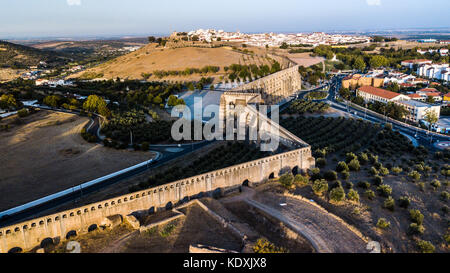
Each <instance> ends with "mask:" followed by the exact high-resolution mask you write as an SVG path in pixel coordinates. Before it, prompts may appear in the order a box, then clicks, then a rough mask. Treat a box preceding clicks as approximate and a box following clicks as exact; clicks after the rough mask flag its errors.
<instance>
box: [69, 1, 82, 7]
mask: <svg viewBox="0 0 450 273" xmlns="http://www.w3.org/2000/svg"><path fill="white" fill-rule="evenodd" d="M67 5H69V6H80V5H81V0H67Z"/></svg>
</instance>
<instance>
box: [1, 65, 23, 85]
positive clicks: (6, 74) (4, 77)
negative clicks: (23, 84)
mask: <svg viewBox="0 0 450 273" xmlns="http://www.w3.org/2000/svg"><path fill="white" fill-rule="evenodd" d="M23 72H24V71H23V70H17V69H11V68H0V82H3V81H10V80H13V79H15V78H17V77H19V76H20V74H21V73H23Z"/></svg>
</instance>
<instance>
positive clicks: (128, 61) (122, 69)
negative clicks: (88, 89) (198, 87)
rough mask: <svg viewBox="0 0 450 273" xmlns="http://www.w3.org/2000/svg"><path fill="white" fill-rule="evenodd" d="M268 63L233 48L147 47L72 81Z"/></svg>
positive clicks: (257, 56) (257, 55) (81, 73)
mask: <svg viewBox="0 0 450 273" xmlns="http://www.w3.org/2000/svg"><path fill="white" fill-rule="evenodd" d="M239 63H240V64H247V65H248V64H257V65H262V64H269V61H268V59H267V58H266V57H264V55H262V54H261V55H260V54H259V52H255V56H253V57H252V56H250V55H247V54H243V53H240V52H237V51H235V50H233V49H232V48H231V47H219V48H198V47H182V48H155V46H154V45H147V46H145V47H143V48H141V49H139V50H137V51H135V52H132V53H129V54H127V55H124V56H121V57H118V58H116V59H114V60H111V61H109V62H106V63H104V64H101V65H99V66H97V67H94V68H92V69H88V70H86V71H83V72H80V73H77V74H74V75H72V76H71V78H77V77H80V76H82V75H83V74H84V73H85V72H88V73H89V72H94V73H96V74H99V73H101V74H103V78H105V79H115V78H116V77H120V78H129V79H142V78H143V77H142V73H153V71H156V70H165V71H168V70H177V71H181V70H184V69H186V68H202V67H204V66H219V67H220V68H221V69H220V71H219V72H218V73H216V74H208V75H206V76H220V75H224V73H225V72H224V70H223V67H224V66H229V65H231V64H239ZM202 76H205V75H200V74H193V75H191V76H188V77H181V76H169V77H164V78H162V79H158V78H157V77H155V76H151V77H150V78H149V80H173V81H180V80H198V79H200V78H201V77H202Z"/></svg>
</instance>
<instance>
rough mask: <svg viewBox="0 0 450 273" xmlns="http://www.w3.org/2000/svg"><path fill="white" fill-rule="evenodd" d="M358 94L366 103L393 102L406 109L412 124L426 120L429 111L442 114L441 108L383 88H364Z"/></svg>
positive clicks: (407, 117)
mask: <svg viewBox="0 0 450 273" xmlns="http://www.w3.org/2000/svg"><path fill="white" fill-rule="evenodd" d="M356 92H357V95H358V96H360V97H362V98H363V99H364V100H365V101H366V102H381V103H389V102H392V103H395V104H397V105H401V106H403V107H405V109H406V110H408V112H409V114H408V115H407V116H406V117H405V118H406V119H407V120H409V121H412V122H419V121H420V120H422V119H424V117H425V115H426V114H427V112H428V111H435V112H436V114H437V116H438V117H439V115H440V112H441V107H440V106H435V105H430V104H426V103H423V102H421V101H417V100H412V99H411V98H410V97H409V96H406V95H403V94H400V93H396V92H392V91H389V90H385V89H381V88H376V87H372V86H362V87H360V88H359V89H358V90H357V91H356Z"/></svg>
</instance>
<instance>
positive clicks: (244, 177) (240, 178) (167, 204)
mask: <svg viewBox="0 0 450 273" xmlns="http://www.w3.org/2000/svg"><path fill="white" fill-rule="evenodd" d="M314 164H315V160H314V158H312V156H311V148H310V147H305V148H300V149H296V150H293V151H289V152H286V153H282V154H277V155H273V156H269V157H265V158H262V159H258V160H255V161H250V162H246V163H243V164H239V165H235V166H231V167H228V168H224V169H221V170H216V171H212V172H209V173H205V174H202V175H197V176H193V177H190V178H186V179H182V180H179V181H175V182H172V183H168V184H165V185H161V186H156V187H153V188H149V189H147V190H143V191H139V192H134V193H130V194H126V195H122V196H119V197H116V198H112V199H108V200H104V201H102V202H97V203H93V204H90V205H86V206H82V207H79V208H75V209H71V210H66V211H62V212H59V213H55V214H51V215H48V216H44V217H39V218H36V219H33V220H29V221H25V222H22V223H18V224H15V225H12V226H8V227H3V228H0V253H6V252H9V251H11V250H13V249H17V248H20V249H21V250H24V251H26V250H30V249H32V248H34V247H37V246H39V245H40V244H41V243H42V242H46V241H49V240H52V241H53V240H56V241H58V240H64V239H66V237H67V236H68V235H74V234H81V233H86V232H88V230H90V229H92V228H93V227H95V226H100V225H101V224H102V223H104V221H105V218H107V217H109V216H113V215H122V216H123V217H125V216H127V215H129V214H131V213H133V212H139V211H150V212H151V211H153V212H156V211H158V210H160V209H166V208H171V207H172V206H174V205H176V204H180V203H183V202H186V201H188V200H189V199H191V198H196V197H200V196H203V195H205V194H212V193H213V192H214V191H216V190H220V189H224V188H232V187H239V186H241V185H242V184H244V183H248V182H250V183H252V182H254V183H260V182H264V181H266V180H267V179H269V178H275V177H278V176H279V175H281V174H282V173H285V172H288V171H290V170H292V169H294V168H296V169H297V170H298V171H300V170H301V169H303V170H306V169H309V168H313V167H314Z"/></svg>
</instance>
